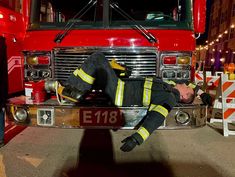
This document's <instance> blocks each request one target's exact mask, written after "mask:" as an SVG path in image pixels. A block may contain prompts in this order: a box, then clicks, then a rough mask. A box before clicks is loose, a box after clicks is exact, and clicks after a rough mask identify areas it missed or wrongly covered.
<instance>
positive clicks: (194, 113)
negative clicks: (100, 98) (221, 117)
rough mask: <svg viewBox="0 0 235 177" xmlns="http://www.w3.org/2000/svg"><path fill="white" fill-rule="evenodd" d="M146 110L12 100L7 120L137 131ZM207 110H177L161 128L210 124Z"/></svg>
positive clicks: (195, 107)
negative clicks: (207, 122) (207, 121)
mask: <svg viewBox="0 0 235 177" xmlns="http://www.w3.org/2000/svg"><path fill="white" fill-rule="evenodd" d="M146 112H147V108H146V107H138V106H131V107H111V106H102V107H100V106H97V105H96V106H94V105H87V106H86V105H73V104H68V105H60V104H58V102H57V101H56V100H55V99H50V100H47V101H46V102H43V103H39V104H35V103H33V102H32V101H31V100H30V99H29V98H28V97H25V96H20V97H15V98H11V99H9V102H8V104H7V117H8V119H9V120H10V121H14V122H15V123H16V124H20V125H26V126H39V127H58V128H107V129H135V128H136V127H138V124H139V122H140V121H141V120H142V119H143V117H144V116H145V115H146ZM206 120H207V107H206V106H204V105H200V104H190V105H180V106H176V107H174V108H173V110H172V111H171V112H170V113H169V115H168V116H167V118H166V120H165V122H164V124H163V125H162V126H161V127H160V128H159V129H187V128H196V127H202V126H204V125H206Z"/></svg>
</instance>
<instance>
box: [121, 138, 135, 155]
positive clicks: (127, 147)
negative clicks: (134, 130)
mask: <svg viewBox="0 0 235 177" xmlns="http://www.w3.org/2000/svg"><path fill="white" fill-rule="evenodd" d="M122 143H124V144H123V145H122V146H121V147H120V149H121V150H122V151H123V152H129V151H131V150H132V149H134V148H135V146H136V145H137V144H138V142H137V140H136V139H135V138H134V137H133V136H129V137H127V138H125V139H124V140H122Z"/></svg>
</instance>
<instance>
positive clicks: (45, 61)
mask: <svg viewBox="0 0 235 177" xmlns="http://www.w3.org/2000/svg"><path fill="white" fill-rule="evenodd" d="M26 63H27V64H28V65H49V64H50V57H49V56H42V55H39V56H26Z"/></svg>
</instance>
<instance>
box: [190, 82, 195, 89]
mask: <svg viewBox="0 0 235 177" xmlns="http://www.w3.org/2000/svg"><path fill="white" fill-rule="evenodd" d="M188 86H189V87H190V88H192V89H195V88H196V85H195V84H192V83H190V84H188Z"/></svg>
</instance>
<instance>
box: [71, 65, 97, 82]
mask: <svg viewBox="0 0 235 177" xmlns="http://www.w3.org/2000/svg"><path fill="white" fill-rule="evenodd" d="M73 74H74V75H75V76H79V77H80V78H81V79H82V80H83V81H85V82H87V83H88V84H93V83H94V81H95V78H94V77H92V76H90V75H89V74H87V73H85V72H84V71H83V70H82V68H80V69H76V70H75V71H74V72H73Z"/></svg>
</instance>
